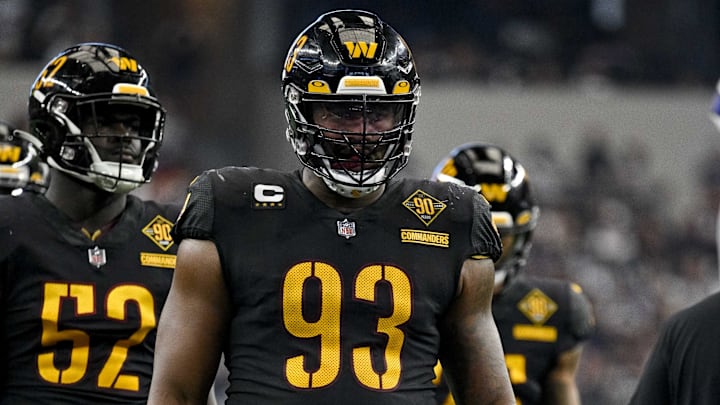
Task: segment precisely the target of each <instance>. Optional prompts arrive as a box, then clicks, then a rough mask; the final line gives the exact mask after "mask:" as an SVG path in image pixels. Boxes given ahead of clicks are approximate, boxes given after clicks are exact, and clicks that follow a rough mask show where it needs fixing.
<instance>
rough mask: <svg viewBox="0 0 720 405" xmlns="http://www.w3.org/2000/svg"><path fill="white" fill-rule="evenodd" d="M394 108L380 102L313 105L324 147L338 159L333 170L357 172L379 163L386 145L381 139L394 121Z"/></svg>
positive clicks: (391, 127) (315, 120)
mask: <svg viewBox="0 0 720 405" xmlns="http://www.w3.org/2000/svg"><path fill="white" fill-rule="evenodd" d="M395 108H396V107H394V106H392V105H390V104H383V103H368V104H365V105H363V104H352V103H320V104H317V105H315V106H314V108H313V122H314V123H315V124H317V125H318V126H319V127H321V128H322V137H321V138H322V141H323V142H322V147H323V150H324V152H325V153H326V154H328V155H330V156H333V157H336V158H338V160H337V161H336V162H335V163H334V165H335V166H338V167H334V169H345V170H349V171H360V170H363V169H365V170H366V169H369V168H373V167H377V166H380V165H381V164H382V161H383V159H384V158H385V155H386V153H387V151H388V148H389V144H388V143H385V142H384V138H386V137H387V134H386V133H387V131H390V130H392V129H393V128H395V126H396V123H397V122H396V121H397V120H396V117H397V116H398V115H397V114H396V111H395ZM360 161H362V162H363V164H362V165H360V163H359V162H360ZM340 166H342V167H340Z"/></svg>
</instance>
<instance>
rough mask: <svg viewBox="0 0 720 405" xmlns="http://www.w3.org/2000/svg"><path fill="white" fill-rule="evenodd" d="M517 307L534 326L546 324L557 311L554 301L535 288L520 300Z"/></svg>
mask: <svg viewBox="0 0 720 405" xmlns="http://www.w3.org/2000/svg"><path fill="white" fill-rule="evenodd" d="M517 307H518V309H519V310H520V312H522V313H523V315H525V316H526V317H527V318H528V319H529V320H530V321H531V322H532V323H533V324H535V325H542V324H544V323H545V322H547V320H548V319H550V317H551V316H552V315H553V314H554V313H555V311H557V309H558V306H557V304H556V303H555V301H553V300H552V299H551V298H550V297H548V296H547V295H545V293H543V292H542V291H540V290H539V289H537V288H533V289H532V290H531V291H530V292H529V293H528V294H527V295H526V296H525V297H524V298H523V299H522V300H520V302H518V305H517Z"/></svg>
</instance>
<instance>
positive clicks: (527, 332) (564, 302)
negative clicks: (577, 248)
mask: <svg viewBox="0 0 720 405" xmlns="http://www.w3.org/2000/svg"><path fill="white" fill-rule="evenodd" d="M492 308H493V316H494V317H495V323H496V324H497V327H498V332H499V333H500V339H501V340H502V345H503V351H504V352H505V363H506V365H507V368H508V372H509V374H510V382H511V383H512V385H513V391H514V392H515V397H516V398H517V399H518V403H521V404H522V405H535V404H541V403H543V387H544V385H545V379H546V377H547V376H548V374H549V373H550V371H551V370H552V369H553V368H554V367H555V364H556V361H557V359H558V357H559V356H560V354H561V353H563V352H565V351H568V350H570V349H572V348H573V347H575V346H577V345H578V344H579V343H580V342H582V341H584V340H586V339H587V338H588V337H589V336H590V335H591V334H592V333H593V331H594V329H595V318H594V315H593V313H592V308H591V304H590V302H589V300H588V299H587V297H586V296H585V294H584V293H583V292H582V289H581V288H580V287H579V286H578V285H577V284H575V283H571V282H566V281H562V280H556V279H549V278H537V277H530V276H528V275H525V274H521V275H520V276H518V277H517V278H516V279H515V280H513V282H512V283H510V285H509V286H507V287H506V288H505V289H503V290H502V292H501V293H500V294H499V295H497V296H495V297H494V298H493V305H492ZM438 394H439V395H438V404H444V403H447V402H446V401H447V395H448V394H447V386H445V385H444V384H442V386H441V387H440V388H439V390H438Z"/></svg>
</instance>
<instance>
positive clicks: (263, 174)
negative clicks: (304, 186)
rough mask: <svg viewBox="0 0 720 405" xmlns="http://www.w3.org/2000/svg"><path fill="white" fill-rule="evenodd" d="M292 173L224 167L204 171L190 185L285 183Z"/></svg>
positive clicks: (246, 167)
mask: <svg viewBox="0 0 720 405" xmlns="http://www.w3.org/2000/svg"><path fill="white" fill-rule="evenodd" d="M293 173H294V172H287V171H281V170H276V169H268V168H259V167H253V166H226V167H222V168H219V169H210V170H206V171H204V172H203V173H201V174H200V175H199V176H197V177H196V178H195V179H194V180H193V181H192V182H191V183H190V185H191V186H193V185H196V187H198V186H199V187H202V186H203V185H205V186H208V185H209V186H211V187H213V188H222V187H230V188H238V187H241V188H242V187H245V186H247V185H252V184H255V183H261V182H285V181H288V179H289V178H291V177H293V175H294V174H293Z"/></svg>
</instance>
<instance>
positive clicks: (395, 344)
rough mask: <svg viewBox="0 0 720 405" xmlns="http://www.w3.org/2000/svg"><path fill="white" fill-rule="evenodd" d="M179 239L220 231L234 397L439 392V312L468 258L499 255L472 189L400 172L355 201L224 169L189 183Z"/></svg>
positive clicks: (378, 397) (265, 399) (275, 400)
mask: <svg viewBox="0 0 720 405" xmlns="http://www.w3.org/2000/svg"><path fill="white" fill-rule="evenodd" d="M189 191H190V193H189V198H188V200H187V206H186V208H185V209H184V211H183V213H182V214H181V215H180V218H179V219H178V223H177V226H176V227H175V229H174V232H176V235H175V239H176V241H180V240H181V239H182V238H195V239H211V240H213V241H214V242H215V244H216V245H217V248H218V252H219V255H220V260H221V263H222V269H223V273H224V278H225V281H226V285H227V288H228V289H229V294H230V298H231V301H232V306H233V308H232V314H233V316H232V320H231V325H230V329H229V332H230V333H229V338H228V341H227V342H226V345H227V346H226V353H225V359H226V365H227V367H228V370H229V371H230V376H229V380H230V386H229V388H228V390H227V394H228V403H229V404H240V403H242V404H279V403H282V404H286V405H289V404H338V403H345V404H369V403H372V404H375V403H383V404H412V405H421V404H433V403H434V388H433V385H432V382H431V381H432V379H433V377H434V373H433V366H434V365H435V363H436V362H437V351H438V345H439V332H438V328H437V323H438V320H439V319H440V318H441V317H442V316H443V314H444V313H445V311H446V310H447V309H448V306H449V305H450V303H451V302H452V301H453V297H454V296H455V294H456V291H457V287H458V278H459V274H460V270H461V267H462V264H463V262H464V261H465V260H466V259H468V258H470V257H473V256H482V257H490V258H492V259H497V257H498V256H499V254H500V253H501V248H500V241H499V237H498V235H497V233H496V231H495V229H494V227H493V225H492V222H491V219H490V213H489V205H488V203H487V202H486V201H485V200H484V199H483V198H482V197H481V196H480V195H479V194H478V193H477V192H474V191H473V190H472V189H470V188H467V187H462V186H457V185H453V184H447V183H436V182H430V181H420V180H397V181H392V182H390V183H389V184H388V186H387V189H386V191H385V193H384V194H383V196H382V197H381V198H380V199H379V200H378V201H376V202H375V203H374V204H372V205H371V206H369V207H365V208H363V209H361V210H358V211H356V212H353V213H349V214H344V213H341V212H339V211H337V210H335V209H333V208H330V207H328V206H326V205H325V204H323V203H322V202H320V200H318V199H317V198H316V197H315V196H314V195H313V194H312V193H310V191H308V190H307V189H306V187H305V186H304V185H303V183H302V180H301V172H300V171H299V170H298V171H294V172H291V173H285V172H278V171H273V170H265V169H257V168H225V169H221V170H217V171H210V172H206V173H204V174H203V175H201V176H200V177H199V178H198V179H197V180H196V181H195V182H194V183H193V184H192V185H191V187H190V190H189Z"/></svg>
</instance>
